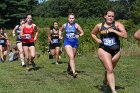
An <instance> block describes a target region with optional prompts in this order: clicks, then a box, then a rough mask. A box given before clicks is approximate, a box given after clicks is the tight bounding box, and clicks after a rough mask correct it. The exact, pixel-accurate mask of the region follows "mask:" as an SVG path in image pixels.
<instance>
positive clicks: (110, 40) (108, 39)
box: [100, 21, 120, 46]
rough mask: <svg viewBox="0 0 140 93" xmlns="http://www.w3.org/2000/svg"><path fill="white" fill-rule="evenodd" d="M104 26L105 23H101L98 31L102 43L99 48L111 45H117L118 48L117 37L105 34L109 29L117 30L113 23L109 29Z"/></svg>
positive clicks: (110, 33) (111, 33) (113, 34)
mask: <svg viewBox="0 0 140 93" xmlns="http://www.w3.org/2000/svg"><path fill="white" fill-rule="evenodd" d="M104 24H105V22H103V23H102V26H101V29H100V38H101V40H102V42H103V43H102V44H101V46H112V45H119V46H120V40H119V36H118V35H117V34H115V33H113V32H109V33H107V30H108V29H109V28H112V29H114V30H117V29H116V27H115V21H114V22H113V23H112V25H111V26H110V27H109V28H107V27H105V26H104Z"/></svg>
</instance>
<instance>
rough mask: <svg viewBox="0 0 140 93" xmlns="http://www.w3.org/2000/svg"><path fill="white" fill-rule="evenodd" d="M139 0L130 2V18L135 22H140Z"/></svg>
mask: <svg viewBox="0 0 140 93" xmlns="http://www.w3.org/2000/svg"><path fill="white" fill-rule="evenodd" d="M139 6H140V0H134V1H133V2H132V7H131V19H133V20H134V22H135V23H139V22H140V7H139Z"/></svg>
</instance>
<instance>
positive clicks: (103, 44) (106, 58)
mask: <svg viewBox="0 0 140 93" xmlns="http://www.w3.org/2000/svg"><path fill="white" fill-rule="evenodd" d="M104 18H105V22H103V23H99V24H97V25H96V26H95V27H94V29H93V30H92V33H91V35H92V38H93V39H94V40H95V41H96V43H98V44H99V49H98V57H99V59H100V60H101V62H102V63H103V65H104V67H105V69H106V71H105V79H104V81H106V84H107V83H108V84H109V86H110V88H111V91H112V93H116V90H115V77H114V72H113V69H114V68H115V66H116V64H117V62H118V60H119V59H120V56H121V49H120V40H119V37H122V38H127V32H126V30H125V27H124V25H123V24H121V23H120V22H117V21H114V18H115V12H114V11H113V10H112V9H108V10H107V11H106V12H105V13H104ZM97 34H100V39H99V38H98V37H97Z"/></svg>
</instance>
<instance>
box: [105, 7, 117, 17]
mask: <svg viewBox="0 0 140 93" xmlns="http://www.w3.org/2000/svg"><path fill="white" fill-rule="evenodd" d="M109 11H111V12H114V14H115V11H114V10H113V9H112V8H109V9H107V10H105V11H104V14H103V16H104V15H107V13H108V12H109Z"/></svg>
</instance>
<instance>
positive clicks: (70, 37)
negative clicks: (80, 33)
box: [66, 33, 75, 39]
mask: <svg viewBox="0 0 140 93" xmlns="http://www.w3.org/2000/svg"><path fill="white" fill-rule="evenodd" d="M66 37H67V38H69V39H72V38H75V34H74V33H68V34H66Z"/></svg>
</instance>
